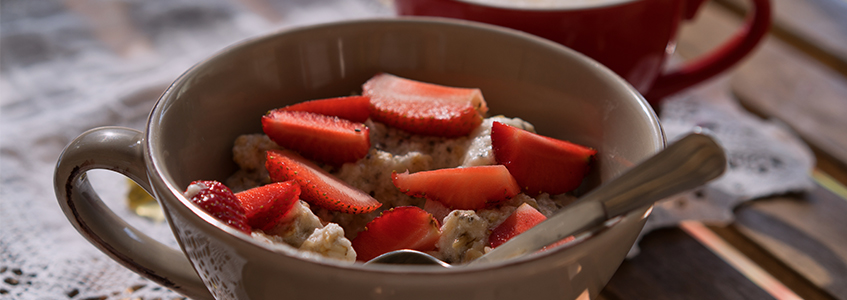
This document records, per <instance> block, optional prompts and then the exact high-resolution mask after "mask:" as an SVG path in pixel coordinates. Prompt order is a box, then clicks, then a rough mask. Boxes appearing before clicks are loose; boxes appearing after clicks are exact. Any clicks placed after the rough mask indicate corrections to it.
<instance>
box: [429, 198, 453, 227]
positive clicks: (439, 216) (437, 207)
mask: <svg viewBox="0 0 847 300" xmlns="http://www.w3.org/2000/svg"><path fill="white" fill-rule="evenodd" d="M423 209H424V210H425V211H426V212H428V213H430V214H432V217H433V218H435V220H436V221H438V224H439V225H441V224H442V223H443V222H444V218H445V217H447V215H449V214H450V212H451V211H453V210H452V209H450V208H449V207H447V206H444V204H441V202H438V201H434V200H429V199H427V200H426V202H424V207H423Z"/></svg>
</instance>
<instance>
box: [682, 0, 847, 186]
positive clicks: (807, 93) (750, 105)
mask: <svg viewBox="0 0 847 300" xmlns="http://www.w3.org/2000/svg"><path fill="white" fill-rule="evenodd" d="M725 1H730V2H735V1H736V0H725ZM827 1H835V0H812V1H790V4H789V3H788V1H778V0H777V2H775V3H774V15H775V16H778V17H777V21H776V22H783V21H780V20H787V19H791V16H792V14H791V11H790V10H797V11H817V12H819V13H818V14H811V13H798V15H797V16H796V17H795V19H801V18H816V17H820V18H824V16H823V15H822V13H820V11H821V10H824V8H825V7H831V8H839V7H843V8H840V9H834V10H835V12H837V13H840V14H841V15H842V16H847V2H845V1H842V0H837V1H841V2H843V3H844V4H840V3H841V2H839V4H838V5H836V4H829V6H824V5H823V4H821V3H824V2H826V3H829V2H827ZM718 6H719V5H714V4H713V5H707V7H706V8H707V9H704V10H703V11H702V12H701V14H700V15H699V16H698V19H697V22H695V23H693V24H691V25H690V26H687V27H685V28H683V31H682V37H681V39H680V43H679V49H680V51H679V53H680V54H681V55H683V56H685V57H693V56H697V55H699V54H702V53H704V52H705V51H708V50H709V49H710V47H711V46H712V45H714V44H715V42H714V41H715V40H721V39H724V38H726V37H728V36H729V35H730V34H731V33H732V32H733V31H734V30H735V28H736V27H737V26H739V25H740V24H741V20H740V18H739V15H737V14H735V13H733V12H731V11H729V10H727V9H722V8H721V7H718ZM828 13H831V12H828ZM810 16H811V17H810ZM795 19H791V24H795V23H797V22H798V20H795ZM843 19H847V18H842V19H840V20H839V21H833V20H831V19H829V22H828V23H827V22H826V21H825V20H827V19H825V18H824V21H821V20H817V19H810V20H807V21H808V23H810V24H817V23H825V24H826V26H824V25H817V26H818V27H827V28H829V27H832V26H835V25H832V24H835V23H837V24H842V23H843V22H847V21H844V20H843ZM785 22H788V21H785ZM800 23H802V22H800ZM780 24H783V23H777V24H775V25H774V26H777V28H779V26H782V25H780ZM787 26H788V25H785V27H787ZM796 26H799V27H797V28H802V30H803V31H800V29H796V30H798V33H796V34H782V35H781V36H782V37H785V38H787V39H789V41H785V40H783V39H780V38H778V37H774V36H769V37H767V38H766V39H765V40H764V42H763V44H762V45H760V46H759V47H758V48H757V50H756V51H755V52H754V53H753V55H751V56H750V57H748V59H746V60H745V61H743V62H742V63H741V64H740V65H739V66H738V67H737V68H736V69H735V70H733V76H732V89H733V91H734V92H735V94H736V95H737V96H738V98H739V99H740V100H741V103H742V105H744V106H745V107H746V108H747V109H749V110H751V111H753V112H754V113H757V114H759V115H763V116H769V117H774V118H777V119H780V120H782V121H783V122H785V123H786V124H788V125H789V126H790V127H792V128H793V129H794V130H796V131H797V132H799V133H800V135H801V136H802V137H803V138H804V139H805V140H806V141H807V142H808V143H809V144H810V146H812V147H813V149H814V150H815V151H816V154H818V157H820V158H822V159H826V160H829V161H827V162H824V163H823V164H821V165H820V167H821V168H822V169H825V170H827V172H829V173H831V174H833V176H834V177H836V178H837V179H839V180H841V181H842V183H844V182H847V174H844V170H847V134H844V132H843V130H844V128H847V118H845V117H844V116H845V115H847V77H845V76H847V62H845V61H847V60H842V58H839V57H841V56H844V57H845V58H844V59H847V52H844V53H840V52H838V51H841V50H838V49H840V48H838V49H836V50H831V48H834V46H826V45H824V44H814V43H815V42H816V41H819V40H820V38H818V37H816V34H817V33H815V35H812V33H811V32H812V31H814V28H815V27H813V25H808V26H805V27H802V26H800V25H799V23H797V24H796ZM838 26H841V25H838ZM842 29H843V30H845V31H847V26H844V27H843V28H842ZM807 33H808V35H804V34H807ZM836 36H839V35H836ZM844 36H847V33H844ZM791 37H794V38H791ZM798 37H799V38H798ZM829 38H830V39H833V38H832V37H829ZM799 39H803V40H802V42H798V40H799ZM834 39H838V38H834ZM841 40H842V42H843V43H847V38H844V39H841ZM839 43H840V42H839ZM818 46H819V47H829V48H828V49H824V48H815V47H818ZM829 51H836V52H829ZM821 53H824V54H821ZM831 53H836V54H831ZM833 164H834V165H833ZM830 165H832V166H830ZM839 170H840V171H839Z"/></svg>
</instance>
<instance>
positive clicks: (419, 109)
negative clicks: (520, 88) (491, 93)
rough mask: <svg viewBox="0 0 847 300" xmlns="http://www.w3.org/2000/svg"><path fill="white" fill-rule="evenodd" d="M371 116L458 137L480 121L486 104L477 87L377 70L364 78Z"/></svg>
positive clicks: (404, 127) (423, 131)
mask: <svg viewBox="0 0 847 300" xmlns="http://www.w3.org/2000/svg"><path fill="white" fill-rule="evenodd" d="M363 94H364V95H365V96H369V97H370V98H371V118H372V119H373V120H375V121H379V122H382V123H385V124H386V125H389V126H392V127H395V128H399V129H402V130H405V131H408V132H412V133H417V134H423V135H436V136H444V137H458V136H463V135H467V134H468V133H470V132H471V130H473V129H474V128H476V127H477V126H479V124H480V123H482V118H483V115H484V114H485V112H487V111H488V107H487V106H486V104H485V100H484V99H483V98H482V92H480V90H479V89H469V88H458V87H448V86H442V85H436V84H431V83H425V82H419V81H414V80H409V79H405V78H400V77H397V76H394V75H391V74H378V75H376V76H374V77H373V78H371V79H370V80H368V81H367V82H365V84H364V86H363Z"/></svg>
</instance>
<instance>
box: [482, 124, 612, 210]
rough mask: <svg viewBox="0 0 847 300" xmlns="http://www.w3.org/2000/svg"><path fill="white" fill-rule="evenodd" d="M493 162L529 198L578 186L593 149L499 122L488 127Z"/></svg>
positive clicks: (553, 193) (593, 151)
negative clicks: (512, 178)
mask: <svg viewBox="0 0 847 300" xmlns="http://www.w3.org/2000/svg"><path fill="white" fill-rule="evenodd" d="M491 146H492V148H493V151H494V158H495V160H496V161H497V163H499V164H502V165H504V166H506V168H508V169H509V172H510V173H511V174H512V176H514V177H515V180H517V181H518V184H520V186H521V187H522V188H523V190H524V192H525V193H526V194H527V195H530V196H536V195H538V194H540V193H542V192H543V193H549V194H552V195H555V194H561V193H564V192H569V191H572V190H574V189H576V188H577V187H579V185H580V184H582V179H583V178H584V177H585V175H586V174H587V173H588V171H589V169H590V163H591V161H592V159H593V157H594V155H595V154H597V150H594V149H591V148H588V147H585V146H581V145H577V144H573V143H571V142H567V141H563V140H558V139H554V138H550V137H546V136H542V135H538V134H535V133H532V132H529V131H526V130H523V129H519V128H515V127H512V126H509V125H506V124H503V123H500V122H494V123H493V124H492V126H491Z"/></svg>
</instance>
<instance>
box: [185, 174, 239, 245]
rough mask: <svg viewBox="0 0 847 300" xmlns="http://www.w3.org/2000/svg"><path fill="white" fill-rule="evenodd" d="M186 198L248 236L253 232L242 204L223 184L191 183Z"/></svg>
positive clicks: (213, 182)
mask: <svg viewBox="0 0 847 300" xmlns="http://www.w3.org/2000/svg"><path fill="white" fill-rule="evenodd" d="M185 197H187V198H188V199H189V200H191V202H194V203H195V204H197V206H200V208H201V209H203V210H204V211H206V212H207V213H209V214H210V215H212V216H213V217H215V218H216V219H218V220H220V221H221V222H224V223H225V224H227V225H229V226H232V227H235V229H238V230H241V231H243V232H244V233H246V234H250V232H251V231H252V229H251V228H250V225H248V224H247V217H246V216H245V215H244V208H243V207H242V206H241V202H240V201H238V198H236V197H235V195H234V194H233V193H232V191H231V190H230V189H229V188H228V187H226V186H225V185H224V184H223V183H220V182H217V181H212V180H198V181H194V182H191V184H190V185H189V186H188V188H187V189H186V190H185Z"/></svg>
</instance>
